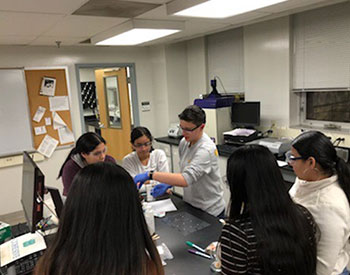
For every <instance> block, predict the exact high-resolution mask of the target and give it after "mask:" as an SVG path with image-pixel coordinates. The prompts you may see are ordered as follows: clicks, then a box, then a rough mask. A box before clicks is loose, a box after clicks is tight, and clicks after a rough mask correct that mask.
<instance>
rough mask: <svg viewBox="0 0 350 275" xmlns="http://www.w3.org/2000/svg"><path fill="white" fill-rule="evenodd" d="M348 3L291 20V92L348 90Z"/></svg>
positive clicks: (349, 43) (349, 67) (349, 70)
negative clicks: (292, 90) (296, 90)
mask: <svg viewBox="0 0 350 275" xmlns="http://www.w3.org/2000/svg"><path fill="white" fill-rule="evenodd" d="M349 14H350V3H349V2H347V3H342V4H337V5H333V6H328V7H325V8H319V9H316V10H311V11H307V12H303V13H299V14H296V15H295V16H294V17H293V40H294V41H293V89H326V90H332V89H334V90H337V89H343V88H348V87H350V16H349Z"/></svg>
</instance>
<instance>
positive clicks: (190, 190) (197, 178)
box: [179, 133, 225, 216]
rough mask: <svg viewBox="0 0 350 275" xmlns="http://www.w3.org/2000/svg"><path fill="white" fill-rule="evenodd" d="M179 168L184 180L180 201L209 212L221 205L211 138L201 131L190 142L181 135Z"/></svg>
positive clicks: (218, 208) (213, 211) (221, 189)
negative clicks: (194, 141) (197, 138)
mask: <svg viewBox="0 0 350 275" xmlns="http://www.w3.org/2000/svg"><path fill="white" fill-rule="evenodd" d="M179 156H180V163H179V165H180V171H181V174H182V176H183V177H184V178H185V180H186V182H187V185H188V186H187V187H185V188H184V196H183V199H184V201H186V202H188V203H189V204H191V205H192V206H194V207H197V208H200V209H202V210H204V211H206V212H208V213H209V214H211V215H213V216H217V215H219V214H220V213H221V212H222V211H223V210H224V208H225V201H224V198H223V194H224V192H223V186H222V185H223V183H222V179H221V175H220V170H219V157H218V152H217V149H216V145H215V144H214V142H213V141H212V140H211V139H210V138H209V137H208V135H207V134H205V133H203V135H202V137H201V138H200V139H199V140H198V141H197V142H196V143H195V144H194V145H192V146H190V143H189V142H187V141H186V140H185V138H183V139H182V140H181V141H180V144H179Z"/></svg>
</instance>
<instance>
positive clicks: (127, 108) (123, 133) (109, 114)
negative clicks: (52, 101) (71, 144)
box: [76, 63, 139, 163]
mask: <svg viewBox="0 0 350 275" xmlns="http://www.w3.org/2000/svg"><path fill="white" fill-rule="evenodd" d="M76 74H77V81H78V87H79V90H80V95H81V96H80V97H79V100H80V113H81V118H82V119H81V121H82V129H83V131H84V132H88V131H89V132H96V133H98V134H100V135H101V136H102V137H103V138H104V139H105V140H106V143H107V147H108V154H109V155H111V156H113V157H114V158H115V159H116V160H117V161H118V162H119V163H120V161H121V160H122V159H123V157H124V156H125V155H127V154H128V153H130V152H131V151H132V148H131V145H130V142H129V140H130V132H131V129H133V127H134V126H138V125H139V110H138V106H137V102H138V100H137V91H136V75H135V66H134V64H133V63H127V64H125V63H123V64H119V63H117V64H77V65H76Z"/></svg>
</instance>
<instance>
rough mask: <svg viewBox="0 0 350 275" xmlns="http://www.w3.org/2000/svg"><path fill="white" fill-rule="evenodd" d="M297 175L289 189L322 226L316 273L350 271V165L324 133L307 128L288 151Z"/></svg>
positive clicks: (320, 274)
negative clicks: (349, 269) (349, 268)
mask: <svg viewBox="0 0 350 275" xmlns="http://www.w3.org/2000/svg"><path fill="white" fill-rule="evenodd" d="M287 159H288V161H289V164H290V165H291V166H292V167H293V170H294V172H295V174H296V175H297V179H296V181H295V183H294V185H293V186H292V188H291V190H290V194H291V196H292V197H293V199H294V201H295V202H297V203H299V204H301V205H303V206H305V207H306V208H307V209H308V210H309V211H310V212H311V214H312V215H313V217H314V218H315V221H316V223H317V225H318V227H319V228H320V232H321V238H320V241H319V243H318V245H317V275H331V274H332V275H338V274H349V272H348V271H347V270H346V265H347V264H348V262H349V259H350V251H349V237H350V208H349V202H350V169H349V166H348V165H347V164H346V163H345V161H344V160H343V159H341V158H339V157H338V156H337V152H336V150H335V148H334V146H333V144H332V143H331V141H330V140H329V138H327V137H326V136H325V135H324V134H323V133H321V132H318V131H308V132H304V133H302V134H300V135H299V136H298V137H296V138H295V139H294V141H293V142H292V149H291V151H290V152H289V153H288V154H287Z"/></svg>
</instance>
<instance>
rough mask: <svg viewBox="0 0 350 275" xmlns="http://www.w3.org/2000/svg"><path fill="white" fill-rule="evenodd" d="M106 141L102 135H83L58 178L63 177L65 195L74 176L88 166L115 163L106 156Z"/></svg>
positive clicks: (90, 133)
mask: <svg viewBox="0 0 350 275" xmlns="http://www.w3.org/2000/svg"><path fill="white" fill-rule="evenodd" d="M106 152H107V147H106V141H105V140H104V138H103V137H101V136H100V135H98V134H96V133H93V132H87V133H85V134H83V135H81V136H80V137H79V138H78V140H77V142H76V144H75V147H74V148H73V149H72V150H71V151H70V153H69V154H68V156H67V158H66V160H65V161H64V163H63V164H62V166H61V169H60V172H59V174H58V177H57V178H60V177H62V182H63V195H64V196H67V194H68V192H69V189H70V186H71V184H72V181H73V178H74V176H75V175H76V174H77V173H78V172H79V171H80V170H81V169H82V168H84V167H85V166H86V165H88V164H92V163H96V162H113V163H115V159H114V158H113V157H111V156H109V155H107V154H106Z"/></svg>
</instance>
